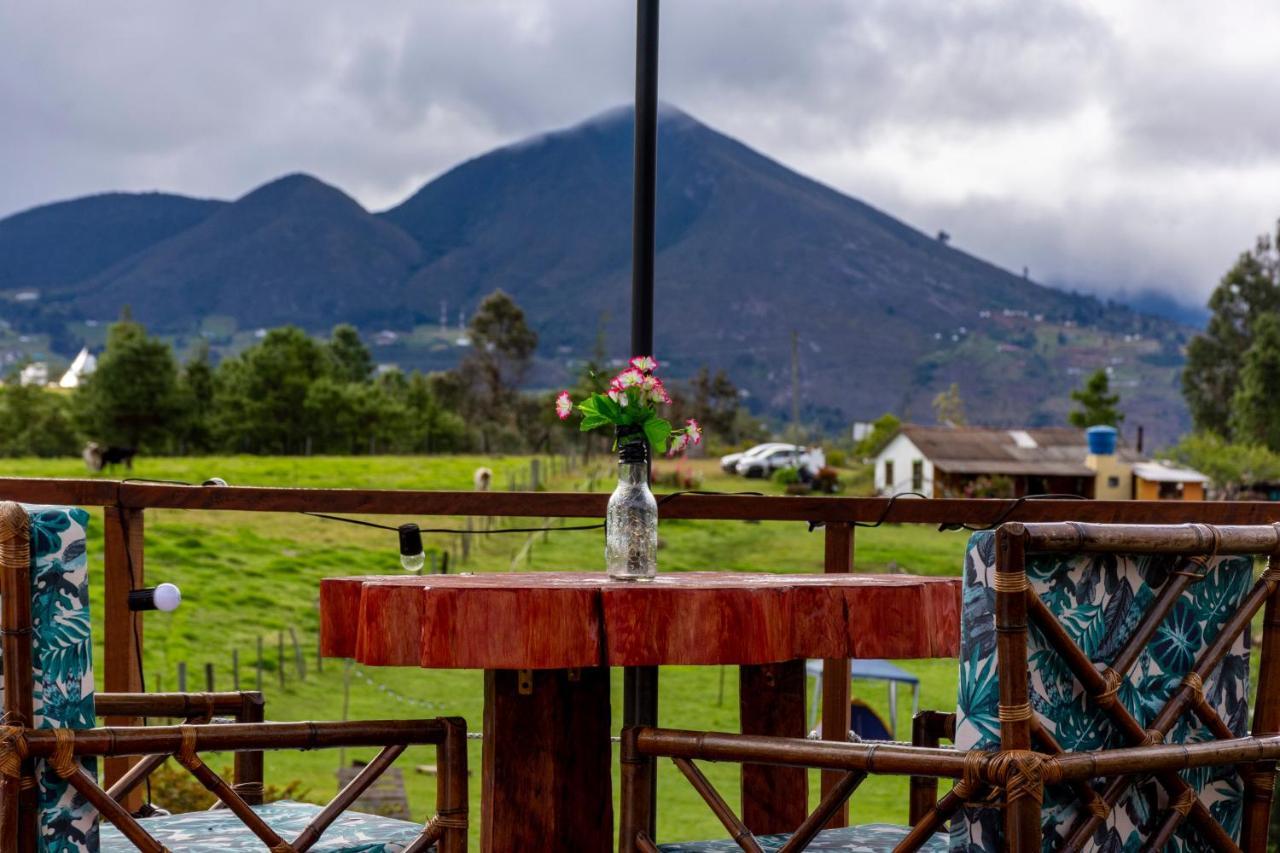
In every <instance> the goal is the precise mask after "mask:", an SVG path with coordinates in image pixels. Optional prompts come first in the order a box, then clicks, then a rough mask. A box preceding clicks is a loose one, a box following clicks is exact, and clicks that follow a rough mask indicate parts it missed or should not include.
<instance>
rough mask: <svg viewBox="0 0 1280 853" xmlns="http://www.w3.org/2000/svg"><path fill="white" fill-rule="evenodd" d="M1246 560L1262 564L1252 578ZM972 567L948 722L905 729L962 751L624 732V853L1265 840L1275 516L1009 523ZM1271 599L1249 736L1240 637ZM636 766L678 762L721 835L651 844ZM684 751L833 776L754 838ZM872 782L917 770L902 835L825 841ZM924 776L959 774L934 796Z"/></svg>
mask: <svg viewBox="0 0 1280 853" xmlns="http://www.w3.org/2000/svg"><path fill="white" fill-rule="evenodd" d="M1254 555H1265V556H1266V557H1267V564H1266V569H1265V571H1263V572H1262V573H1261V576H1260V577H1258V578H1257V579H1256V580H1255V573H1254V570H1253V560H1252V559H1250V557H1251V556H1254ZM965 572H966V575H965V610H964V622H963V630H964V642H963V645H962V655H963V657H962V660H961V675H960V702H959V712H958V714H957V715H956V716H955V717H954V718H950V715H936V714H935V715H932V716H931V717H929V718H926V719H923V720H921V721H920V722H919V724H918V729H917V731H918V733H919V734H920V740H922V741H931V742H933V743H936V738H938V737H942V736H948V735H952V734H954V738H955V740H956V743H957V749H955V750H947V749H939V748H936V747H933V746H906V745H893V744H866V743H864V744H840V743H823V742H816V743H815V742H805V741H797V740H792V739H786V738H768V737H757V736H746V735H732V734H717V733H710V732H681V731H673V730H666V729H654V728H641V727H635V728H631V729H628V730H626V731H625V732H624V737H623V757H622V761H623V765H622V766H623V774H622V785H623V799H622V810H623V817H622V839H623V844H622V849H623V850H624V851H630V850H645V851H649V850H659V849H661V850H665V851H680V850H684V851H710V850H722V849H732V848H733V847H740V848H741V849H744V850H765V849H767V850H785V851H793V850H801V849H806V848H807V849H822V850H888V849H894V850H919V849H927V850H941V849H945V848H946V847H947V846H948V842H947V841H946V839H944V837H943V836H941V835H938V834H937V833H938V832H939V831H940V830H943V829H944V827H945V825H946V824H947V822H948V821H950V822H951V833H952V835H951V839H950V848H951V849H957V850H969V851H972V850H992V851H994V850H1001V849H1009V850H1013V851H1016V853H1031V851H1038V850H1041V849H1044V850H1059V849H1062V850H1085V849H1099V850H1122V849H1123V850H1129V849H1138V848H1141V849H1143V850H1162V849H1171V850H1200V849H1210V850H1224V851H1233V850H1239V849H1244V850H1247V851H1251V853H1252V851H1257V853H1261V851H1264V850H1265V849H1266V845H1267V828H1268V817H1269V813H1270V808H1271V798H1272V793H1271V789H1272V785H1273V782H1274V778H1275V769H1276V759H1277V758H1280V656H1278V654H1277V653H1278V652H1280V592H1278V589H1280V525H1272V526H1249V527H1232V526H1222V527H1211V526H1208V525H1183V526H1142V525H1092V524H1076V523H1058V524H1006V525H1004V526H1003V527H1001V528H1000V530H999V531H998V532H996V533H991V532H982V533H978V534H975V536H974V537H973V538H972V539H971V540H970V543H969V548H968V552H967V555H966V564H965ZM1264 606H1265V608H1266V613H1265V617H1264V619H1263V631H1264V633H1263V642H1262V649H1261V660H1260V669H1259V685H1258V691H1257V697H1258V698H1257V707H1256V709H1255V711H1254V714H1253V729H1252V734H1249V733H1247V732H1246V726H1247V724H1248V719H1249V708H1248V693H1249V691H1248V684H1247V679H1248V673H1249V661H1248V643H1249V634H1248V630H1249V625H1250V622H1251V620H1252V619H1253V618H1254V617H1255V616H1256V615H1257V614H1258V613H1259V611H1260V610H1262V608H1263V607H1264ZM1166 741H1170V742H1171V743H1166ZM648 756H666V757H670V758H672V759H673V760H674V761H675V762H676V764H677V766H679V767H680V769H681V770H682V772H683V773H684V774H685V775H686V777H688V778H689V779H690V781H691V782H692V783H693V785H694V787H695V789H697V790H698V792H699V793H700V794H701V795H702V796H703V798H704V799H705V800H706V801H707V802H708V804H709V805H710V806H711V808H712V810H713V811H714V812H715V813H716V815H717V817H719V818H720V820H721V822H722V823H723V824H724V825H725V827H726V828H727V829H728V830H729V832H730V834H731V835H732V836H733V839H734V840H733V841H732V842H710V843H695V844H683V845H682V844H672V845H664V846H663V847H661V848H659V847H657V846H656V845H655V844H654V842H653V841H652V839H649V838H647V837H646V836H645V835H644V834H643V827H645V826H646V825H647V823H648V818H649V815H650V814H651V809H652V807H653V804H652V803H651V802H649V800H648V790H649V789H648V779H647V775H646V774H647V773H648V772H650V771H648V769H647V767H648V765H646V764H645V763H644V761H643V760H642V759H643V758H644V757H648ZM699 759H702V760H710V761H735V762H736V761H750V762H754V763H765V764H790V765H793V766H794V765H802V766H806V767H816V768H824V769H831V770H844V771H845V772H846V776H845V778H844V781H843V782H842V784H840V785H839V786H837V787H836V789H834V790H833V791H832V792H831V793H830V794H829V795H828V796H827V797H826V798H825V799H824V800H823V801H822V802H821V803H820V804H819V806H818V808H817V809H816V810H815V811H814V813H813V814H812V815H810V817H809V818H808V819H807V820H806V821H805V822H804V823H803V824H802V825H801V826H800V827H798V828H797V830H796V831H795V832H794V833H793V834H791V835H790V836H783V837H770V838H761V839H755V838H754V837H752V836H751V834H750V833H749V832H748V831H747V828H746V827H745V826H743V825H742V823H741V821H740V820H738V818H737V817H736V816H735V815H734V814H733V812H732V811H731V810H730V809H729V808H728V806H727V805H726V804H725V802H724V800H723V798H721V797H720V796H719V794H718V793H717V792H716V791H715V789H714V788H713V787H712V786H711V785H710V783H709V782H708V781H707V780H706V778H705V777H704V776H702V774H701V772H700V771H699V770H698V768H697V767H696V766H695V765H694V764H693V762H694V761H695V760H699ZM870 773H888V774H902V775H911V776H913V777H918V778H916V779H915V780H914V781H913V788H912V802H913V812H914V813H915V814H914V815H913V816H914V817H915V818H916V822H915V824H914V825H913V826H912V827H910V828H907V827H883V826H881V827H851V828H847V829H840V830H826V831H822V832H820V831H819V830H820V828H821V826H822V825H823V824H824V823H825V822H826V820H827V819H828V817H829V816H830V815H831V814H833V813H834V812H835V811H836V809H837V808H839V806H840V805H841V804H842V803H843V802H844V801H845V800H847V799H848V797H849V796H850V795H851V794H852V793H853V791H854V790H855V789H856V788H857V787H858V785H859V784H860V783H861V782H862V781H863V780H864V779H865V778H866V776H867V775H868V774H870ZM938 778H949V779H951V780H953V783H954V784H953V787H952V788H951V790H950V791H949V792H947V793H946V794H945V795H943V796H942V797H941V798H936V791H937V779H938ZM928 800H932V801H933V802H932V805H930V806H929V807H927V808H925V807H924V806H923V804H924V803H925V802H926V801H928Z"/></svg>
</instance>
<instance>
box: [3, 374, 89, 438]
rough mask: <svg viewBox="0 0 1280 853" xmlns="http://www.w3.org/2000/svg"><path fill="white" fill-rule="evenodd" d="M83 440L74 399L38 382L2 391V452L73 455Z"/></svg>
mask: <svg viewBox="0 0 1280 853" xmlns="http://www.w3.org/2000/svg"><path fill="white" fill-rule="evenodd" d="M79 452H80V442H79V439H78V436H77V435H76V431H75V427H74V425H73V423H72V417H71V398H70V397H69V396H68V395H67V394H65V393H63V392H61V391H56V390H54V391H50V390H46V389H44V388H40V387H38V386H36V385H17V384H15V385H10V386H9V387H7V388H4V389H2V390H0V455H4V456H71V455H75V454H77V453H79Z"/></svg>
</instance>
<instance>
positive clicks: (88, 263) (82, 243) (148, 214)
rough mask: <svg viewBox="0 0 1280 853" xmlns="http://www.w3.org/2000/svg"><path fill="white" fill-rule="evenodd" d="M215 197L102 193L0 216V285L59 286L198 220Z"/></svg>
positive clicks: (211, 206) (0, 287)
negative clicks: (209, 198) (199, 197)
mask: <svg viewBox="0 0 1280 853" xmlns="http://www.w3.org/2000/svg"><path fill="white" fill-rule="evenodd" d="M222 206H223V202H220V201H208V200H204V199H195V198H187V197H186V196H180V195H168V194H165V193H105V194H103V195H94V196H87V197H85V198H79V199H74V200H72V201H63V202H58V203H56V204H47V205H44V206H42V207H37V208H34V209H32V210H28V211H24V212H22V213H17V214H14V215H13V216H9V217H6V218H4V219H0V290H11V289H13V290H17V289H26V288H34V289H47V288H55V289H56V288H59V287H63V286H65V285H68V284H72V283H74V282H77V281H81V280H82V279H85V278H89V277H90V276H93V275H95V274H96V273H98V272H101V271H102V270H104V269H106V268H107V267H109V266H111V265H112V264H114V263H116V262H117V261H120V260H123V259H124V258H127V257H129V256H130V255H132V254H133V253H134V252H137V251H139V250H141V249H144V248H146V247H148V246H152V245H154V244H156V243H159V242H160V241H161V240H164V239H166V238H168V237H172V236H173V235H174V234H178V233H180V232H182V231H185V230H187V229H188V228H190V227H192V226H193V225H197V224H199V223H200V222H202V221H204V220H205V219H206V218H208V217H209V216H210V215H212V214H213V213H214V212H215V211H216V210H218V209H219V208H220V207H222Z"/></svg>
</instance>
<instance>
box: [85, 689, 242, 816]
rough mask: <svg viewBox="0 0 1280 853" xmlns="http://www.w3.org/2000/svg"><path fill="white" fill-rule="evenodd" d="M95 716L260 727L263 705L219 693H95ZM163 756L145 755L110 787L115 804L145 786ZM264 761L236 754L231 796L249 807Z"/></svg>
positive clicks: (166, 757)
mask: <svg viewBox="0 0 1280 853" xmlns="http://www.w3.org/2000/svg"><path fill="white" fill-rule="evenodd" d="M95 705H96V714H97V716H99V717H143V718H147V717H172V718H179V719H182V720H185V721H186V722H187V723H189V724H194V723H202V722H211V721H212V720H213V719H214V718H215V717H230V718H232V719H233V720H235V722H237V723H260V722H262V721H263V720H264V719H265V716H266V715H265V712H266V702H265V700H264V699H263V696H262V694H261V693H257V692H254V691H240V692H223V693H99V694H98V695H97V696H96V697H95ZM168 757H169V756H168V755H149V756H147V757H145V758H143V759H142V760H141V761H139V762H138V763H137V764H134V765H133V766H132V767H130V768H129V771H128V772H127V773H126V774H125V775H124V776H122V777H120V778H119V779H118V780H116V783H115V784H114V785H112V786H111V789H110V790H109V791H108V792H107V794H108V796H110V797H111V798H112V799H114V800H115V801H116V802H123V800H124V798H125V797H127V796H128V795H129V794H130V793H131V792H133V791H134V790H135V789H136V788H137V787H138V786H139V785H141V784H142V783H143V782H145V781H146V779H147V777H149V776H150V775H151V774H152V773H153V772H155V771H156V770H157V769H158V768H159V767H160V765H162V764H164V763H165V761H167V760H168ZM263 781H264V778H263V760H262V751H261V750H245V751H242V752H237V753H236V754H235V783H234V787H235V789H236V791H237V792H238V793H239V794H240V796H242V797H243V798H244V800H245V802H247V803H249V805H253V806H257V805H261V804H262V798H263Z"/></svg>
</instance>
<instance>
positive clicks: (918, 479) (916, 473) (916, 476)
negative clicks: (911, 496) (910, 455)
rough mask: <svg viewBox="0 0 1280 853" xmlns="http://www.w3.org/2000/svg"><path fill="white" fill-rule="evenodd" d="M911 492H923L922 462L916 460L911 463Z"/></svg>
mask: <svg viewBox="0 0 1280 853" xmlns="http://www.w3.org/2000/svg"><path fill="white" fill-rule="evenodd" d="M911 491H913V492H922V491H924V460H923V459H917V460H916V461H914V462H912V463H911Z"/></svg>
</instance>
